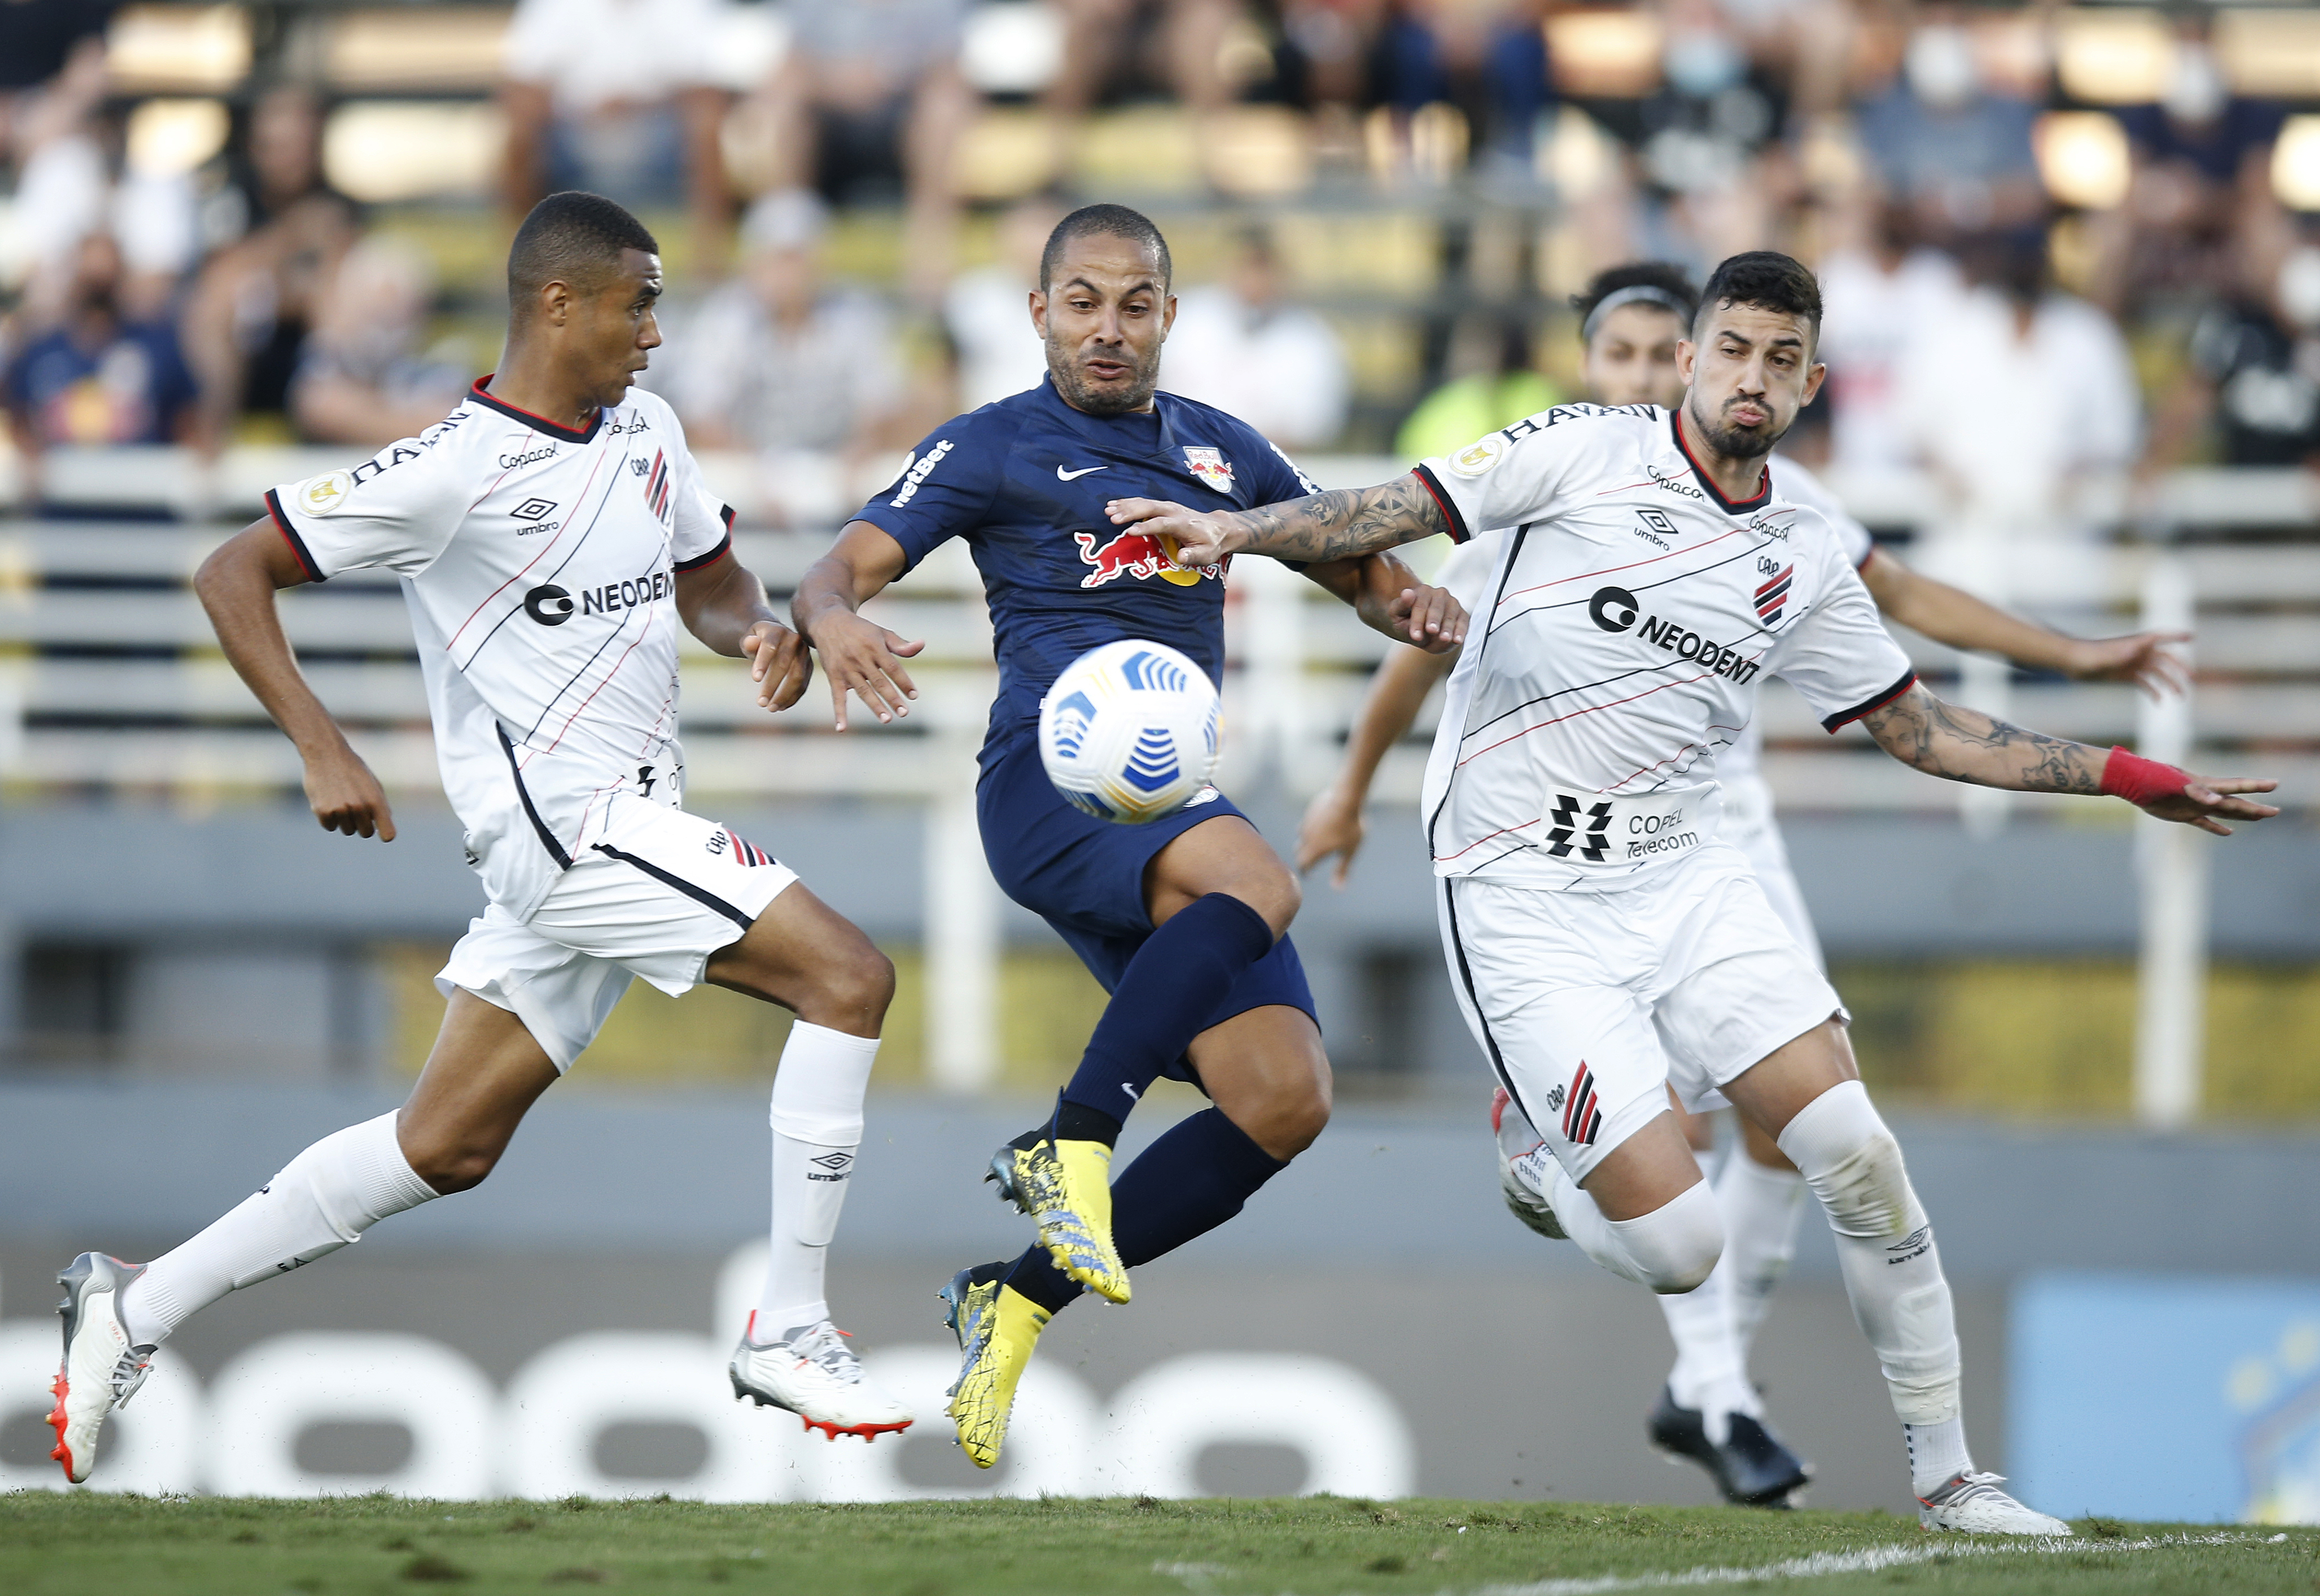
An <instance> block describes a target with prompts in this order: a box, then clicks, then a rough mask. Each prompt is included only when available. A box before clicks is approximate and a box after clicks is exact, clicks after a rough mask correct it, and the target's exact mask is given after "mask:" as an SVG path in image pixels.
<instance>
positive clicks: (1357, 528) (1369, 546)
mask: <svg viewBox="0 0 2320 1596" xmlns="http://www.w3.org/2000/svg"><path fill="white" fill-rule="evenodd" d="M1234 519H1235V520H1236V521H1238V522H1239V524H1240V529H1241V530H1242V531H1243V532H1245V533H1246V535H1247V538H1248V543H1247V549H1248V552H1249V553H1251V554H1269V555H1272V556H1273V557H1274V558H1278V559H1301V560H1327V559H1344V558H1348V557H1350V556H1354V555H1362V554H1369V553H1373V552H1374V551H1375V550H1377V549H1391V548H1392V547H1393V546H1394V545H1395V544H1397V543H1407V542H1409V541H1410V540H1413V539H1416V538H1423V537H1426V536H1427V535H1428V534H1430V533H1434V532H1446V531H1448V530H1450V522H1449V521H1448V520H1447V519H1446V518H1445V516H1444V515H1443V513H1442V506H1441V505H1439V504H1437V503H1435V502H1434V495H1433V494H1429V493H1427V491H1426V486H1425V485H1424V484H1423V483H1421V482H1419V481H1418V478H1417V477H1415V476H1403V477H1398V478H1396V479H1395V480H1394V481H1392V482H1388V483H1383V484H1381V485H1379V486H1376V487H1363V488H1337V489H1334V490H1332V491H1331V492H1328V493H1326V494H1312V495H1311V496H1310V497H1308V498H1302V499H1291V500H1290V501H1289V502H1288V503H1285V504H1267V505H1265V506H1264V508H1262V509H1258V510H1249V511H1244V512H1242V513H1241V514H1239V515H1238V516H1237V517H1235V518H1234Z"/></svg>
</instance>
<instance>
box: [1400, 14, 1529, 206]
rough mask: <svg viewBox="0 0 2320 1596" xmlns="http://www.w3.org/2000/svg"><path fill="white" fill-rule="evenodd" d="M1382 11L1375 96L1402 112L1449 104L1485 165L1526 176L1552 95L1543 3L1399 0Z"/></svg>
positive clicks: (1502, 171)
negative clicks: (1463, 122) (1457, 112)
mask: <svg viewBox="0 0 2320 1596" xmlns="http://www.w3.org/2000/svg"><path fill="white" fill-rule="evenodd" d="M1388 9H1389V15H1388V17H1387V19H1386V21H1385V23H1384V26H1383V30H1382V34H1381V37H1380V38H1379V41H1378V45H1377V50H1376V56H1375V61H1374V68H1373V77H1374V79H1375V87H1376V95H1377V98H1378V99H1379V100H1380V101H1381V102H1382V104H1386V105H1389V106H1391V107H1392V108H1393V109H1394V110H1396V111H1398V112H1400V113H1404V114H1409V113H1415V112H1416V111H1417V110H1418V108H1419V107H1420V106H1423V105H1427V104H1435V103H1445V104H1452V105H1455V106H1456V107H1457V108H1458V109H1459V110H1460V111H1461V112H1462V113H1464V116H1465V119H1466V125H1467V127H1468V128H1469V129H1470V130H1471V142H1472V146H1473V150H1474V151H1475V152H1476V153H1477V154H1478V155H1479V156H1481V157H1482V159H1483V160H1484V162H1485V164H1486V166H1487V167H1488V168H1492V169H1495V170H1497V171H1500V172H1501V173H1512V174H1515V175H1519V176H1525V177H1527V175H1528V174H1529V172H1530V169H1531V143H1532V140H1533V137H1534V135H1535V134H1536V131H1537V129H1538V123H1539V119H1540V118H1541V117H1543V116H1544V115H1545V114H1546V112H1547V109H1548V107H1549V105H1550V104H1552V102H1553V97H1554V96H1553V91H1552V90H1551V89H1550V88H1549V87H1548V84H1547V71H1546V65H1547V63H1546V36H1545V32H1544V31H1543V29H1542V27H1541V23H1542V20H1543V18H1544V15H1545V10H1546V6H1545V5H1544V4H1543V3H1542V0H1509V3H1508V4H1502V5H1457V4H1448V3H1445V0H1418V3H1409V0H1405V3H1402V4H1397V5H1391V7H1389V8H1388Z"/></svg>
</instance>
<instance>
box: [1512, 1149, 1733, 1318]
mask: <svg viewBox="0 0 2320 1596" xmlns="http://www.w3.org/2000/svg"><path fill="white" fill-rule="evenodd" d="M1550 1162H1551V1163H1552V1164H1553V1167H1552V1169H1551V1171H1543V1172H1542V1173H1544V1174H1546V1175H1547V1187H1546V1200H1547V1203H1548V1205H1549V1206H1551V1207H1552V1208H1553V1209H1554V1217H1555V1218H1556V1219H1558V1220H1561V1221H1562V1222H1563V1234H1564V1235H1566V1236H1568V1237H1570V1238H1571V1239H1572V1240H1573V1241H1575V1242H1577V1243H1578V1244H1579V1249H1580V1250H1581V1252H1583V1253H1585V1254H1586V1255H1587V1256H1589V1257H1590V1258H1592V1259H1594V1260H1595V1261H1596V1262H1597V1263H1599V1264H1600V1265H1603V1267H1604V1268H1606V1269H1609V1271H1610V1272H1611V1273H1612V1274H1616V1275H1618V1276H1619V1277H1620V1278H1621V1279H1623V1280H1632V1281H1634V1282H1635V1283H1636V1284H1637V1285H1641V1286H1648V1287H1650V1288H1651V1289H1652V1290H1653V1291H1655V1292H1662V1293H1663V1294H1673V1293H1677V1292H1690V1291H1692V1290H1695V1289H1697V1288H1698V1287H1699V1284H1700V1283H1701V1282H1702V1281H1705V1280H1706V1279H1707V1278H1708V1274H1710V1273H1711V1272H1712V1271H1713V1270H1714V1269H1715V1267H1716V1256H1717V1253H1718V1252H1719V1251H1720V1250H1721V1249H1722V1247H1723V1246H1724V1221H1723V1220H1722V1219H1720V1218H1719V1217H1718V1216H1717V1211H1716V1193H1715V1192H1713V1191H1712V1190H1710V1189H1709V1187H1708V1183H1707V1182H1706V1181H1700V1182H1698V1183H1695V1184H1693V1185H1690V1186H1688V1187H1686V1188H1685V1189H1684V1191H1683V1192H1682V1193H1681V1195H1679V1196H1677V1197H1676V1198H1674V1199H1673V1200H1672V1201H1671V1202H1665V1203H1663V1204H1661V1205H1660V1206H1659V1207H1658V1208H1655V1209H1654V1210H1653V1211H1651V1212H1649V1213H1647V1214H1643V1215H1641V1216H1639V1217H1637V1218H1636V1219H1632V1220H1612V1219H1606V1218H1604V1216H1603V1211H1602V1210H1601V1209H1600V1208H1598V1207H1596V1206H1595V1199H1593V1198H1592V1197H1590V1196H1589V1195H1588V1194H1587V1193H1586V1192H1585V1191H1584V1190H1582V1189H1581V1186H1580V1184H1579V1183H1578V1182H1576V1181H1574V1180H1572V1178H1571V1172H1570V1171H1568V1170H1566V1169H1564V1168H1563V1165H1562V1164H1561V1162H1560V1161H1550Z"/></svg>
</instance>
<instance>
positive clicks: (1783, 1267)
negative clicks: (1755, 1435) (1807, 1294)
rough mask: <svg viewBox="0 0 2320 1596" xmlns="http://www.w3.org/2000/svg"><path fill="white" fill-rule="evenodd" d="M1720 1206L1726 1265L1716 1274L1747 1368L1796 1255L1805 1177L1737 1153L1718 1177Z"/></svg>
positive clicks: (1739, 1150)
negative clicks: (1758, 1331)
mask: <svg viewBox="0 0 2320 1596" xmlns="http://www.w3.org/2000/svg"><path fill="white" fill-rule="evenodd" d="M1716 1202H1717V1206H1718V1207H1720V1208H1721V1209H1723V1211H1724V1261H1723V1262H1722V1263H1721V1264H1719V1265H1717V1267H1716V1273H1717V1276H1718V1277H1719V1278H1721V1279H1722V1280H1723V1281H1724V1282H1725V1300H1726V1303H1727V1304H1728V1306H1729V1307H1730V1310H1731V1313H1732V1329H1733V1333H1734V1334H1735V1336H1736V1337H1738V1338H1739V1342H1740V1356H1741V1360H1742V1363H1743V1365H1745V1363H1746V1360H1747V1356H1748V1349H1749V1348H1750V1347H1752V1346H1754V1344H1755V1340H1756V1327H1757V1326H1759V1325H1761V1324H1763V1322H1764V1313H1765V1310H1767V1309H1769V1308H1770V1307H1771V1306H1772V1289H1773V1288H1774V1287H1775V1286H1777V1285H1779V1284H1780V1283H1781V1276H1782V1275H1784V1274H1787V1273H1788V1269H1789V1261H1790V1259H1791V1258H1793V1257H1795V1256H1796V1254H1797V1221H1798V1220H1799V1218H1800V1217H1801V1216H1802V1215H1803V1213H1804V1209H1805V1177H1804V1176H1802V1175H1800V1174H1798V1173H1797V1172H1796V1171H1795V1170H1793V1169H1773V1168H1772V1167H1770V1166H1768V1165H1763V1164H1759V1163H1757V1162H1756V1160H1754V1158H1751V1157H1750V1156H1748V1149H1747V1148H1746V1147H1735V1148H1734V1149H1733V1150H1732V1155H1731V1156H1729V1157H1727V1158H1726V1159H1725V1160H1724V1167H1723V1168H1722V1169H1720V1170H1718V1171H1717V1175H1716Z"/></svg>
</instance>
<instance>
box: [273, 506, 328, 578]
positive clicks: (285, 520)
mask: <svg viewBox="0 0 2320 1596" xmlns="http://www.w3.org/2000/svg"><path fill="white" fill-rule="evenodd" d="M279 491H280V490H278V489H276V488H270V487H269V488H267V490H266V513H267V514H268V515H270V516H272V517H273V518H274V524H275V527H276V529H277V530H279V531H280V532H281V533H282V540H283V541H284V542H285V543H287V544H289V545H290V552H291V553H292V554H294V555H296V556H297V557H298V563H299V564H300V565H301V566H304V567H305V569H306V580H308V581H309V582H328V581H329V580H330V578H329V577H328V576H323V575H322V567H320V566H318V565H316V564H315V563H314V557H313V555H311V554H309V553H307V552H306V540H304V538H301V537H300V536H299V535H298V529H297V528H296V527H294V526H292V525H291V524H290V518H289V517H288V516H286V515H285V514H283V513H282V501H281V500H280V499H279V498H277V497H276V494H277V493H278V492H279Z"/></svg>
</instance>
